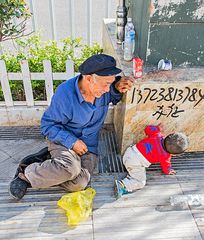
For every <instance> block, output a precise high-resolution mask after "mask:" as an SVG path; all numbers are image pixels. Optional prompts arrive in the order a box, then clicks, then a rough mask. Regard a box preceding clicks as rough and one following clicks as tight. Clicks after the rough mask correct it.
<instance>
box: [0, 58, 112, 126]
mask: <svg viewBox="0 0 204 240" xmlns="http://www.w3.org/2000/svg"><path fill="white" fill-rule="evenodd" d="M20 65H21V72H19V73H12V72H7V69H6V64H5V62H4V60H0V82H1V87H2V90H3V95H4V100H5V101H0V126H28V125H39V124H40V119H41V116H42V114H43V112H44V111H45V109H46V108H47V106H48V105H49V104H50V101H51V98H52V95H53V92H54V91H53V81H55V80H68V79H70V78H71V77H73V76H74V75H76V74H78V73H75V72H74V63H73V61H72V60H67V61H66V71H65V72H52V67H51V62H50V60H44V61H43V67H44V71H43V72H30V70H29V66H28V61H27V60H23V61H21V62H20ZM10 80H14V81H23V87H24V92H25V99H26V101H14V100H13V98H12V94H11V89H10V86H9V81H10ZM32 80H42V81H45V89H46V97H47V99H46V100H44V101H34V97H33V90H32V84H31V82H32ZM112 117H113V108H112V107H111V108H110V111H109V114H108V116H107V119H106V123H112Z"/></svg>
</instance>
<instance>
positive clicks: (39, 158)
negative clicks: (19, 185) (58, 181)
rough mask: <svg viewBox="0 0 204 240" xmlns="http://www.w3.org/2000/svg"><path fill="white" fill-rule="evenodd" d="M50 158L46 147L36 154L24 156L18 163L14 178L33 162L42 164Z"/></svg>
mask: <svg viewBox="0 0 204 240" xmlns="http://www.w3.org/2000/svg"><path fill="white" fill-rule="evenodd" d="M50 158H51V155H50V152H49V151H48V147H45V148H43V149H41V150H40V151H39V152H37V153H34V154H31V155H28V156H26V157H25V158H23V159H22V160H21V161H20V163H19V166H18V168H17V171H16V173H15V176H14V178H16V177H17V176H18V174H19V173H24V170H25V168H26V167H27V166H28V165H30V164H32V163H35V162H43V161H45V160H47V159H50Z"/></svg>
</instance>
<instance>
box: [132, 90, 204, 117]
mask: <svg viewBox="0 0 204 240" xmlns="http://www.w3.org/2000/svg"><path fill="white" fill-rule="evenodd" d="M202 100H204V92H203V91H202V89H199V88H190V87H188V86H186V87H184V88H182V89H181V88H174V87H169V88H162V87H161V88H159V89H156V88H148V87H146V88H144V89H143V90H141V89H136V88H134V89H133V94H132V99H131V104H133V103H134V102H135V101H137V104H146V103H147V102H148V101H150V102H156V103H158V105H157V109H156V111H154V112H153V114H152V115H153V116H155V117H156V118H157V120H158V119H159V118H160V117H162V116H165V117H172V118H177V117H179V116H180V114H182V113H183V112H184V111H185V110H184V109H182V104H184V103H185V102H187V101H188V102H191V103H193V107H196V106H198V105H199V104H200V103H201V101H202ZM165 102H169V105H168V106H166V103H165ZM164 103H165V104H164ZM177 104H178V105H179V106H177ZM165 106H166V107H165Z"/></svg>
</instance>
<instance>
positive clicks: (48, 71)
mask: <svg viewBox="0 0 204 240" xmlns="http://www.w3.org/2000/svg"><path fill="white" fill-rule="evenodd" d="M43 67H44V75H45V89H46V96H47V104H48V105H50V102H51V98H52V96H53V92H54V91H53V77H52V66H51V62H50V60H43Z"/></svg>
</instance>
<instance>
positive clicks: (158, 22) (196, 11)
mask: <svg viewBox="0 0 204 240" xmlns="http://www.w3.org/2000/svg"><path fill="white" fill-rule="evenodd" d="M130 9H131V15H132V17H133V22H134V25H135V27H136V33H137V41H136V54H139V56H140V57H142V58H143V59H144V60H146V61H147V62H148V63H150V64H157V63H158V61H159V60H160V59H162V58H167V59H171V60H172V62H173V64H174V66H175V65H176V66H178V65H180V66H204V2H203V1H201V0H194V1H192V0H146V1H143V0H131V7H130Z"/></svg>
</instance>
